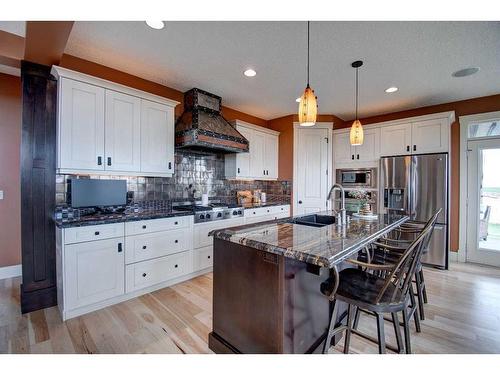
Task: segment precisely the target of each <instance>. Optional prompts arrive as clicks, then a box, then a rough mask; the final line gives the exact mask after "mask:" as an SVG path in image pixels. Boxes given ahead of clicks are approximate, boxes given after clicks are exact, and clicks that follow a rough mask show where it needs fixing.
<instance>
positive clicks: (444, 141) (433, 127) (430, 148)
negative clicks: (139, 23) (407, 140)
mask: <svg viewBox="0 0 500 375" xmlns="http://www.w3.org/2000/svg"><path fill="white" fill-rule="evenodd" d="M411 125H412V126H411V140H412V146H411V147H412V152H413V153H414V154H415V153H417V154H423V153H431V152H447V151H448V147H449V146H448V145H449V142H450V124H449V123H448V120H447V119H446V118H438V119H431V120H425V121H417V122H414V123H412V124H411Z"/></svg>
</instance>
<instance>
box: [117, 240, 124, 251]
mask: <svg viewBox="0 0 500 375" xmlns="http://www.w3.org/2000/svg"><path fill="white" fill-rule="evenodd" d="M122 251H123V246H122V243H121V242H120V243H119V244H118V252H119V253H121V252H122Z"/></svg>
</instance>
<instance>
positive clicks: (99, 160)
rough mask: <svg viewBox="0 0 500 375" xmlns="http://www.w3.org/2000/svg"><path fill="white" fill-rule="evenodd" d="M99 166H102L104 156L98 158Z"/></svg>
mask: <svg viewBox="0 0 500 375" xmlns="http://www.w3.org/2000/svg"><path fill="white" fill-rule="evenodd" d="M97 165H102V156H98V157H97Z"/></svg>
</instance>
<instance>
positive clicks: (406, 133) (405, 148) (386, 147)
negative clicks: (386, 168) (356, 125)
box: [380, 123, 411, 156]
mask: <svg viewBox="0 0 500 375" xmlns="http://www.w3.org/2000/svg"><path fill="white" fill-rule="evenodd" d="M380 138H381V140H380V156H393V155H405V154H410V153H411V146H410V145H411V123H408V124H397V125H389V126H383V127H382V128H381V129H380Z"/></svg>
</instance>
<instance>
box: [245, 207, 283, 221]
mask: <svg viewBox="0 0 500 375" xmlns="http://www.w3.org/2000/svg"><path fill="white" fill-rule="evenodd" d="M282 212H290V205H281V206H269V207H258V208H247V209H245V214H244V216H245V218H247V217H248V218H251V217H258V216H266V215H273V214H277V213H282Z"/></svg>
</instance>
